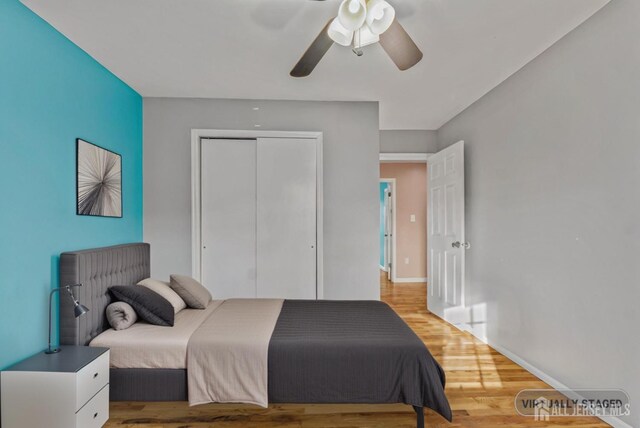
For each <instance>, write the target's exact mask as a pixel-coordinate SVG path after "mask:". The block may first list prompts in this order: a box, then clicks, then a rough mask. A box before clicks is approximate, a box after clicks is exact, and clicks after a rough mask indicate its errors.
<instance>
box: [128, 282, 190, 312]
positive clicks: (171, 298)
mask: <svg viewBox="0 0 640 428" xmlns="http://www.w3.org/2000/svg"><path fill="white" fill-rule="evenodd" d="M138 285H141V286H143V287H147V288H148V289H149V290H151V291H155V292H156V293H158V294H159V295H161V296H162V297H164V298H165V299H167V301H168V302H169V303H171V306H173V313H174V314H177V313H178V312H180V311H181V310H183V309H184V308H186V307H187V304H186V303H185V302H184V300H182V298H181V297H180V296H178V293H176V292H175V291H173V290H172V289H171V287H169V283H168V282H164V281H158V280H157V279H152V278H147V279H143V280H142V281H140V282H139V283H138Z"/></svg>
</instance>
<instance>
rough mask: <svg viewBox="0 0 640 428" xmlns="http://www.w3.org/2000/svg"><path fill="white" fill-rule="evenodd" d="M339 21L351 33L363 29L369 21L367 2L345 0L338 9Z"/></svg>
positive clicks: (362, 0) (363, 0)
mask: <svg viewBox="0 0 640 428" xmlns="http://www.w3.org/2000/svg"><path fill="white" fill-rule="evenodd" d="M338 19H339V20H340V23H341V24H342V26H343V27H344V28H346V29H347V30H349V31H356V30H357V29H358V28H360V27H362V25H363V24H364V22H365V20H366V19H367V4H366V3H365V0H343V1H342V3H341V4H340V8H339V9H338ZM336 43H337V42H336Z"/></svg>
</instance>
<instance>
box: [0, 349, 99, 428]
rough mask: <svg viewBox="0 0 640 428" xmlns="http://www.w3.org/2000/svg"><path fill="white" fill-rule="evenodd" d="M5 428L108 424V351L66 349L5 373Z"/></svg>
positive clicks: (83, 427) (84, 427) (92, 427)
mask: <svg viewBox="0 0 640 428" xmlns="http://www.w3.org/2000/svg"><path fill="white" fill-rule="evenodd" d="M0 377H1V387H0V392H1V394H2V427H3V428H27V427H29V428H36V427H38V428H39V427H42V428H44V427H47V428H58V427H59V428H73V427H75V428H97V427H101V426H102V425H104V424H105V422H107V420H108V419H109V349H108V348H91V347H88V346H62V350H61V351H60V352H59V353H57V354H51V355H47V354H45V353H44V352H41V353H39V354H36V355H34V356H33V357H31V358H28V359H26V360H24V361H22V362H20V363H18V364H16V365H14V366H12V367H9V368H8V369H7V370H5V371H3V372H2V373H0Z"/></svg>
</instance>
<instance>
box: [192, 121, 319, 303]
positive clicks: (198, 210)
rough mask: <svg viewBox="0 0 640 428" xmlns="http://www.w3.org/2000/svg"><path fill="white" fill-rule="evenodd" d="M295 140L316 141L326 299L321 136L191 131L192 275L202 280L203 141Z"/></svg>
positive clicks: (317, 273) (304, 133)
mask: <svg viewBox="0 0 640 428" xmlns="http://www.w3.org/2000/svg"><path fill="white" fill-rule="evenodd" d="M259 138H292V139H301V138H303V139H310V140H315V145H316V250H317V251H316V297H317V299H318V300H320V299H323V298H324V284H323V272H324V268H323V253H324V245H323V216H322V215H323V211H324V210H323V187H322V174H323V168H322V165H323V162H322V132H297V131H237V130H227V129H192V130H191V271H192V272H191V275H192V276H193V277H194V278H195V279H197V280H198V281H200V280H201V279H202V221H201V218H202V216H201V214H202V190H201V188H202V155H201V153H202V152H201V148H202V140H203V139H227V140H232V139H242V140H251V139H255V140H257V139H259Z"/></svg>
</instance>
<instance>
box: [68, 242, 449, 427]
mask: <svg viewBox="0 0 640 428" xmlns="http://www.w3.org/2000/svg"><path fill="white" fill-rule="evenodd" d="M149 276H150V246H149V245H148V244H144V243H136V244H127V245H119V246H114V247H105V248H97V249H91V250H82V251H73V252H66V253H63V254H61V256H60V282H61V284H72V283H73V284H75V283H82V284H83V287H80V288H79V289H78V297H79V300H80V301H81V302H82V303H83V304H84V305H86V306H87V307H88V308H89V309H90V312H89V313H88V314H87V315H86V316H83V317H80V318H74V317H73V311H72V310H71V309H72V308H70V307H69V305H70V304H71V302H70V300H69V299H60V306H61V311H60V342H61V344H63V345H89V344H90V343H91V344H92V345H93V344H98V345H103V346H104V344H105V343H106V344H109V343H110V344H111V346H112V347H113V349H112V363H111V365H112V368H111V371H110V384H111V387H110V399H111V400H112V401H189V395H190V393H189V387H190V386H191V387H192V388H191V389H192V391H193V385H190V381H189V367H191V368H192V371H193V372H195V370H196V364H195V363H194V360H193V359H192V360H191V362H189V359H188V358H187V357H186V355H187V353H186V349H187V348H186V347H187V346H190V344H191V342H193V341H194V340H193V338H194V337H196V336H199V337H202V339H203V340H206V338H207V336H208V331H207V330H206V329H205V325H206V323H205V321H202V320H204V319H209V318H214V316H218V317H221V316H222V314H223V313H224V310H222V309H221V308H223V309H225V310H226V311H227V312H228V313H230V314H232V315H233V314H235V316H236V317H237V316H240V315H238V310H237V309H235V310H233V308H239V310H240V312H241V311H242V308H243V307H245V306H246V305H249V304H250V302H249V301H239V300H238V301H214V302H212V304H211V305H210V306H209V307H208V308H207V309H205V310H199V311H198V310H187V309H185V310H183V311H181V312H180V313H178V314H177V317H176V326H175V327H157V326H148V325H144V324H141V325H134V326H133V327H131V328H130V330H131V329H133V328H134V327H136V329H137V330H135V329H134V330H132V332H133V333H132V334H133V336H134V338H133V339H129V343H130V344H134V343H135V344H136V347H138V348H141V347H144V346H148V347H149V349H151V350H152V351H151V352H147V355H152V356H153V359H152V361H150V362H149V361H146V362H145V361H144V360H141V359H140V358H138V359H136V358H133V357H131V358H129V360H130V361H127V355H129V354H131V353H130V352H128V351H127V348H126V343H125V344H122V343H121V342H117V341H116V342H109V340H113V339H114V338H115V337H116V336H115V335H114V334H113V332H114V331H113V330H111V329H110V326H109V324H108V323H107V320H106V317H105V308H106V307H107V305H108V304H109V303H110V302H111V297H110V295H109V292H108V289H109V287H111V286H114V285H134V284H136V283H137V282H139V281H140V280H142V279H145V278H148V277H149ZM214 297H215V296H214ZM257 303H260V302H257ZM279 305H280V306H278V312H277V316H276V317H275V318H274V326H273V328H272V333H270V336H269V338H268V341H267V343H266V347H267V348H265V350H266V349H268V352H266V351H265V352H266V356H265V366H267V368H266V369H265V373H268V375H267V374H265V377H266V378H267V379H268V381H267V379H265V388H267V389H268V402H269V403H334V404H335V403H368V404H383V403H405V404H408V405H411V406H413V408H414V410H415V411H416V415H417V426H418V427H423V426H424V412H423V408H424V407H428V408H431V409H433V410H435V411H436V412H438V413H439V414H441V415H442V416H443V417H445V418H446V419H447V420H451V409H450V407H449V403H448V401H447V399H446V396H445V394H444V383H445V376H444V371H443V370H442V368H441V367H440V366H439V365H438V363H437V362H436V361H435V360H434V359H433V357H432V356H431V354H430V353H429V351H428V350H427V348H426V347H425V345H424V343H423V342H422V341H421V340H420V339H419V338H418V337H417V336H416V335H415V333H414V332H413V331H412V330H411V329H410V328H409V327H408V326H407V324H406V323H405V322H404V321H403V320H402V319H401V318H400V317H399V316H398V315H397V314H396V313H395V312H394V311H393V310H392V309H391V308H390V307H389V306H388V305H386V304H385V303H383V302H378V301H299V300H284V301H281V302H280V303H279ZM272 306H273V305H272ZM185 311H186V312H185ZM194 311H197V312H194ZM256 312H260V311H259V310H258V311H256V310H255V309H251V310H247V313H256ZM219 319H220V318H219ZM216 322H219V320H218V321H216ZM229 322H231V321H229ZM151 327H155V328H156V329H165V330H162V333H156V334H155V335H154V334H152V333H149V332H150V331H151V330H149V328H151ZM145 329H147V330H145ZM181 330H184V331H182V332H181ZM156 331H157V330H156ZM118 333H119V332H118ZM130 333H131V332H130ZM135 335H138V336H137V337H138V338H141V337H149V338H150V337H152V336H155V337H156V340H155V342H153V341H152V340H150V339H149V340H148V343H146V341H145V340H139V339H136V337H135ZM189 335H191V338H189ZM158 338H160V339H159V340H158ZM92 342H93V343H92ZM125 342H126V340H125ZM142 343H144V346H141V344H142ZM219 343H220V342H218V345H217V347H218V348H221V347H220V346H219ZM223 343H224V342H223ZM131 346H133V345H131ZM229 346H230V347H231V346H232V343H231V342H229ZM118 348H122V349H120V350H119V349H118ZM222 348H224V347H222ZM204 349H205V351H203V352H201V353H200V354H201V355H202V357H203V358H205V357H207V352H206V348H204ZM119 352H120V353H119ZM191 354H193V355H197V354H196V353H195V352H190V354H189V355H190V356H191ZM118 355H120V357H119V356H118ZM194 358H195V357H194ZM196 362H197V361H196ZM190 364H191V365H190ZM200 366H203V367H204V368H205V369H206V368H207V364H205V363H201V364H200ZM200 368H202V367H200ZM199 377H203V376H201V375H199ZM204 377H206V376H204ZM191 382H192V383H193V378H192V380H191ZM192 393H193V392H192ZM265 394H267V392H265ZM240 401H242V402H250V401H251V400H240Z"/></svg>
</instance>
